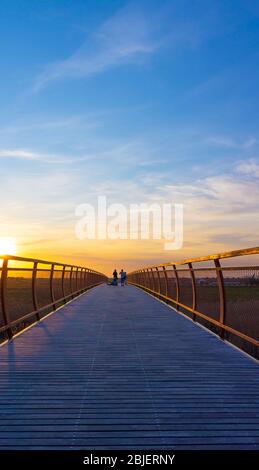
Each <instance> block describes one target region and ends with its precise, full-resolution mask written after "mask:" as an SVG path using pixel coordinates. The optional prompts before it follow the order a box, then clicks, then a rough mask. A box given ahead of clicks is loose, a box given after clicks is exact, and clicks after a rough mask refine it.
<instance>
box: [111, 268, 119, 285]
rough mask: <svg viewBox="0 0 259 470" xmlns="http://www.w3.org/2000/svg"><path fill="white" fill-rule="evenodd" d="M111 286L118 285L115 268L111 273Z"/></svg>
mask: <svg viewBox="0 0 259 470" xmlns="http://www.w3.org/2000/svg"><path fill="white" fill-rule="evenodd" d="M112 284H113V285H114V286H117V285H118V273H117V271H116V268H115V269H114V271H113V281H112Z"/></svg>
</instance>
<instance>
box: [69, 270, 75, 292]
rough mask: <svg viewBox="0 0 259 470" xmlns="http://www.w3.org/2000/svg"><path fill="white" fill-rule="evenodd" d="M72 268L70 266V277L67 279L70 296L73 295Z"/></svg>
mask: <svg viewBox="0 0 259 470" xmlns="http://www.w3.org/2000/svg"><path fill="white" fill-rule="evenodd" d="M73 269H74V267H73V266H71V270H70V279H69V284H70V295H71V298H72V297H73V287H72V285H73Z"/></svg>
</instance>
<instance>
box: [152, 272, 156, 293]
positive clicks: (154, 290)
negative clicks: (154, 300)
mask: <svg viewBox="0 0 259 470" xmlns="http://www.w3.org/2000/svg"><path fill="white" fill-rule="evenodd" d="M151 275H152V281H153V292H156V284H155V276H154V271H153V268H151Z"/></svg>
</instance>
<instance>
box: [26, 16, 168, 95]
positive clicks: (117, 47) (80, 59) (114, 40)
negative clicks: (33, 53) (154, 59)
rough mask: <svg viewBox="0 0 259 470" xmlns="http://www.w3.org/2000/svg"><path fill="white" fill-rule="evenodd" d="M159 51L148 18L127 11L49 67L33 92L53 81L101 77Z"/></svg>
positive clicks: (114, 17) (40, 77)
mask: <svg viewBox="0 0 259 470" xmlns="http://www.w3.org/2000/svg"><path fill="white" fill-rule="evenodd" d="M157 47H159V43H158V42H157V41H156V40H155V38H154V37H152V28H151V25H150V23H149V21H148V19H147V18H146V17H145V15H143V14H142V13H141V12H140V11H139V10H138V11H137V10H136V9H134V10H133V9H132V8H130V7H126V8H124V9H122V10H120V11H119V12H117V13H116V14H115V15H114V16H113V17H112V18H111V19H109V20H108V21H106V22H105V23H104V24H103V25H102V26H101V27H100V28H99V30H98V31H97V32H96V33H95V34H94V35H92V37H90V38H88V39H87V40H86V41H85V42H84V43H83V44H82V45H81V47H80V48H79V49H78V50H77V51H76V52H75V53H74V54H72V55H71V56H70V57H68V58H67V59H65V60H62V61H58V62H55V63H51V64H48V65H47V66H46V67H45V69H44V70H43V72H42V73H41V74H40V75H39V76H38V77H37V78H36V80H35V83H34V86H33V90H32V91H33V92H34V93H36V92H37V91H39V90H41V89H43V88H45V87H46V86H47V85H48V84H49V83H51V82H53V81H57V80H61V79H65V78H81V77H87V76H90V75H94V74H97V73H100V72H102V71H104V70H106V69H108V68H110V67H112V66H116V65H119V64H122V63H125V62H127V61H130V60H132V59H133V58H139V57H141V56H143V55H147V54H151V53H152V52H154V51H155V50H156V49H157Z"/></svg>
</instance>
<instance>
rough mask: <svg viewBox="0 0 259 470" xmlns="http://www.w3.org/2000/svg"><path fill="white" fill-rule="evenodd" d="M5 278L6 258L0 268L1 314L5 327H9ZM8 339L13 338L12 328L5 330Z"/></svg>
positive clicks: (6, 272)
mask: <svg viewBox="0 0 259 470" xmlns="http://www.w3.org/2000/svg"><path fill="white" fill-rule="evenodd" d="M7 276H8V258H4V260H3V266H2V274H1V303H2V312H3V319H4V323H5V325H6V326H9V325H10V319H9V314H8V309H7V305H6V283H7ZM6 332H7V336H8V339H11V338H12V336H13V332H12V328H8V329H7V330H6Z"/></svg>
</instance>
